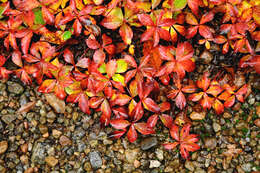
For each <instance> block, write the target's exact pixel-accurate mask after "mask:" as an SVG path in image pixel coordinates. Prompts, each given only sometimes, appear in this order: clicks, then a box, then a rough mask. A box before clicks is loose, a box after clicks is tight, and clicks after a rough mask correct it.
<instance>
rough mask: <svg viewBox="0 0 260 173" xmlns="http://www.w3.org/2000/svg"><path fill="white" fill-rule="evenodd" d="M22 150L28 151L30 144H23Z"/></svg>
mask: <svg viewBox="0 0 260 173" xmlns="http://www.w3.org/2000/svg"><path fill="white" fill-rule="evenodd" d="M21 151H22V152H23V153H26V152H27V151H28V144H27V143H25V144H23V145H21Z"/></svg>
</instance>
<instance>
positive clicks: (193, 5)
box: [188, 0, 199, 15]
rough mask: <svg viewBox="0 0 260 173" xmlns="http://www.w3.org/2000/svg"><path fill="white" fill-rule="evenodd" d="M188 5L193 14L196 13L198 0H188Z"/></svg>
mask: <svg viewBox="0 0 260 173" xmlns="http://www.w3.org/2000/svg"><path fill="white" fill-rule="evenodd" d="M188 6H189V7H190V9H191V11H192V12H193V13H194V14H196V15H198V11H199V0H188Z"/></svg>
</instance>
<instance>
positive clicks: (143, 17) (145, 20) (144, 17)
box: [137, 14, 154, 26]
mask: <svg viewBox="0 0 260 173" xmlns="http://www.w3.org/2000/svg"><path fill="white" fill-rule="evenodd" d="M137 17H138V19H139V21H140V22H141V23H142V25H144V26H153V25H154V22H153V20H152V18H151V16H150V15H148V14H137Z"/></svg>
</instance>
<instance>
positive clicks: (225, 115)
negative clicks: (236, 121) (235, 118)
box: [223, 112, 232, 119]
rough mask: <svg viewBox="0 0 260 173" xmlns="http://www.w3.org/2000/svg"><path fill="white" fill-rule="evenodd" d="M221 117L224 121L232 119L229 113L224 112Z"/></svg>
mask: <svg viewBox="0 0 260 173" xmlns="http://www.w3.org/2000/svg"><path fill="white" fill-rule="evenodd" d="M223 117H224V118H226V119H228V118H232V115H231V114H230V113H228V112H225V113H224V114H223Z"/></svg>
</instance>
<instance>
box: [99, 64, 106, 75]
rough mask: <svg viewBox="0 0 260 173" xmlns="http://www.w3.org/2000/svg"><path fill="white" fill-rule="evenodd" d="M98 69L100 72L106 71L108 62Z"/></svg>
mask: <svg viewBox="0 0 260 173" xmlns="http://www.w3.org/2000/svg"><path fill="white" fill-rule="evenodd" d="M98 71H99V72H100V73H106V64H105V63H103V64H102V65H101V66H100V67H99V68H98Z"/></svg>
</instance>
